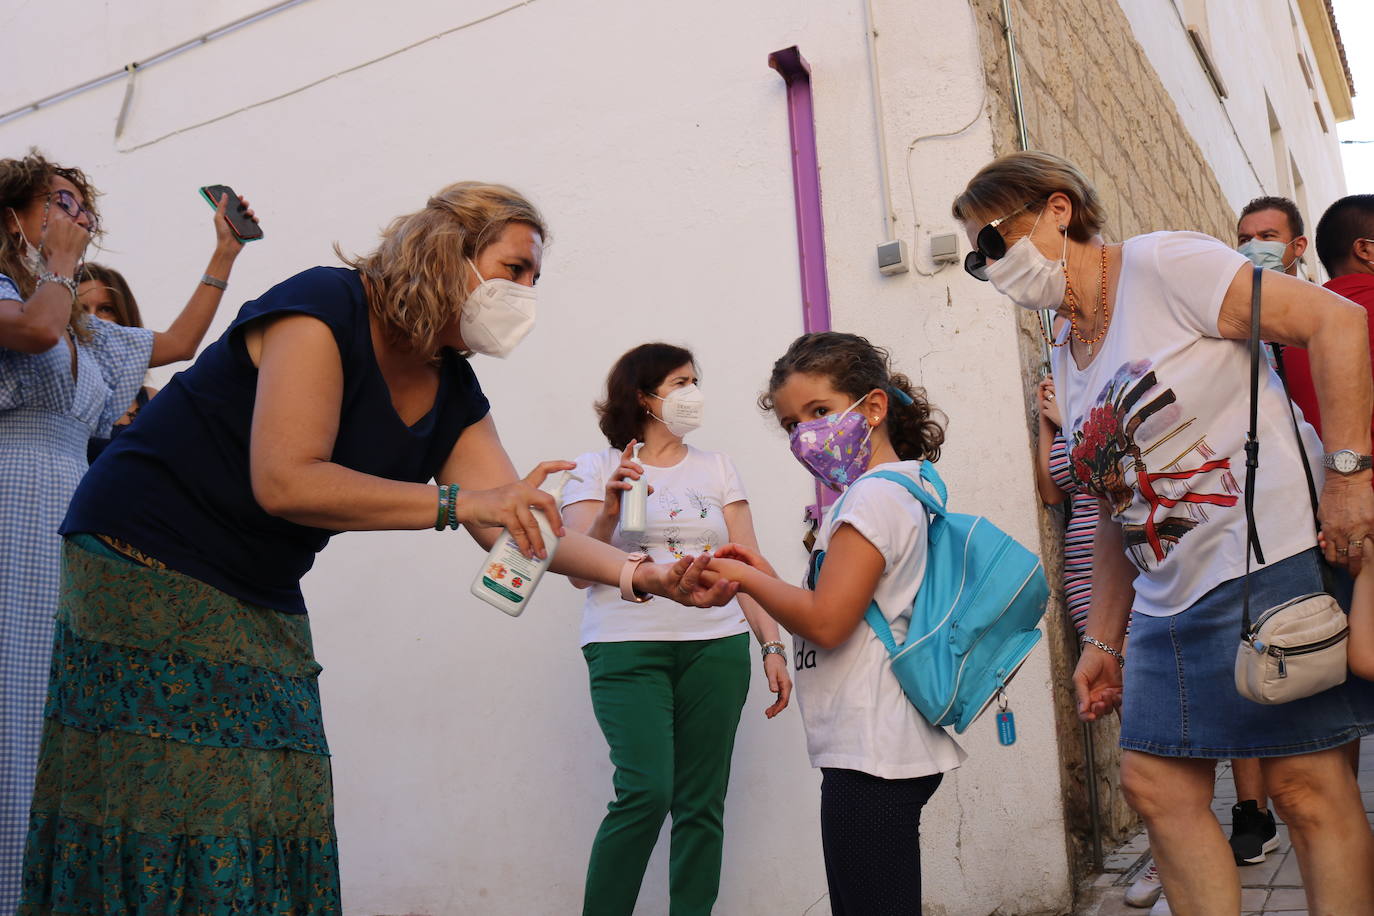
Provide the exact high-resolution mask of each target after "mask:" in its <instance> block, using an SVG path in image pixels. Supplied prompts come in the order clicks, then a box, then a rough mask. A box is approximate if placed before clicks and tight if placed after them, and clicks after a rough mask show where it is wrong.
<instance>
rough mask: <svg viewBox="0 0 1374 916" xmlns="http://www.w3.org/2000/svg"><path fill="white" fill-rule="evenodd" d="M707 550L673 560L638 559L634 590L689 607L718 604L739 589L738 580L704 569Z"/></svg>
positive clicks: (726, 600)
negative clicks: (646, 560)
mask: <svg viewBox="0 0 1374 916" xmlns="http://www.w3.org/2000/svg"><path fill="white" fill-rule="evenodd" d="M710 562H711V555H710V554H702V555H701V556H699V557H683V558H682V559H680V560H678V561H677V562H676V563H641V564H640V565H639V566H638V568H636V569H635V573H634V587H635V589H636V590H637V591H641V592H647V593H648V594H651V595H658V596H659V597H661V598H668V599H669V600H672V601H676V602H677V603H678V604H685V605H687V606H688V607H719V606H721V605H722V604H726V603H728V602H729V601H730V599H731V598H734V597H735V593H736V592H738V591H739V583H738V582H731V581H729V580H728V579H726V578H725V577H724V576H721V575H718V574H716V573H713V572H711V571H710V570H709V569H707V564H708V563H710Z"/></svg>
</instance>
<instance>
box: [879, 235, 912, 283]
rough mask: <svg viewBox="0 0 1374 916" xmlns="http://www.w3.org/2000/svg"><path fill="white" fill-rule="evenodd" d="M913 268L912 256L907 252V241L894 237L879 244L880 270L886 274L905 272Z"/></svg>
mask: <svg viewBox="0 0 1374 916" xmlns="http://www.w3.org/2000/svg"><path fill="white" fill-rule="evenodd" d="M910 269H911V258H910V257H909V256H908V254H907V250H906V242H904V241H902V240H901V239H893V240H892V241H890V242H883V243H882V244H881V245H879V246H878V270H879V271H880V272H882V273H883V274H885V275H886V276H889V277H890V276H892V275H893V274H904V273H906V272H907V271H908V270H910Z"/></svg>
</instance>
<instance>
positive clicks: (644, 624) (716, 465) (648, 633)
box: [563, 445, 749, 646]
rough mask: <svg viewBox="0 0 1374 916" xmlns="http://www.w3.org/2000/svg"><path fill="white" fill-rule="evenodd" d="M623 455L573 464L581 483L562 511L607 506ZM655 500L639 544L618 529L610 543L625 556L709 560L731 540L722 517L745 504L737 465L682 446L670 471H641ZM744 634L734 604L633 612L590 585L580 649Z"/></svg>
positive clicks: (611, 592) (606, 589)
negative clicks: (700, 557)
mask: <svg viewBox="0 0 1374 916" xmlns="http://www.w3.org/2000/svg"><path fill="white" fill-rule="evenodd" d="M620 454H621V453H620V450H619V449H614V448H607V449H603V450H601V451H599V452H588V453H587V454H585V455H583V456H581V457H580V458H578V459H577V470H576V471H575V472H574V473H576V474H577V476H579V477H581V478H582V480H581V482H578V481H576V480H569V481H568V485H567V486H566V487H564V489H563V505H565V506H571V505H572V504H573V503H577V502H585V501H587V500H594V501H596V502H601V501H603V500H604V499H605V498H606V483H607V482H608V481H609V480H610V479H611V475H612V474H614V473H615V469H616V468H618V467H620ZM644 476H645V478H646V479H647V480H648V481H649V485H650V486H651V487H653V488H654V492H653V493H652V494H650V496H649V511H648V514H647V518H648V524H647V525H646V526H645V527H646V529H647V530H646V531H645V532H644V535H643V536H642V537H636V538H627V537H626V536H625V535H624V533H623V532H621V530H620V526H619V525H617V526H616V529H615V533H614V535H612V537H611V543H612V544H614V545H615V546H616V547H619V548H620V549H621V550H624V551H628V552H630V553H644V554H648V555H649V557H650V558H651V559H652V560H653V562H655V563H672V562H674V561H675V560H677V559H679V558H681V557H694V556H697V555H699V554H703V553H710V552H712V551H714V550H715V549H716V548H717V547H719V546H721V545H722V544H724V543H726V542H727V541H728V540H729V537H728V535H729V532H728V531H727V529H726V526H725V515H724V509H725V507H726V506H728V505H730V504H731V503H735V502H743V501H745V500H746V499H747V498H748V497H746V496H745V494H744V486H743V485H742V484H741V483H740V480H739V472H738V471H736V470H735V463H734V462H733V461H731V460H730V458H729V457H728V456H727V455H723V454H721V453H719V452H704V451H702V450H700V449H696V448H693V447H692V446H690V445H689V446H687V457H685V458H683V459H682V460H681V461H679V462H678V463H677V464H675V465H673V466H672V467H666V468H660V467H654V466H652V465H647V464H646V465H644ZM748 629H749V624H748V622H747V621H746V620H745V619H744V611H743V610H742V609H741V608H740V606H739V602H738V601H735V600H731V601H730V603H729V604H726V605H724V606H722V607H715V608H695V607H684V606H683V605H680V604H678V603H677V602H675V601H669V600H667V599H664V598H654V599H653V600H651V601H648V602H646V603H644V604H635V603H633V602H630V601H626V600H624V599H623V598H621V597H620V589H619V588H613V587H612V586H609V585H593V586H592V587H591V588H590V589H588V590H587V600H586V603H585V605H584V606H583V611H582V645H584V646H585V645H587V644H588V643H593V642H629V641H632V640H662V641H680V640H688V639H717V638H720V637H723V636H734V635H736V634H739V633H744V632H746V631H747V630H748Z"/></svg>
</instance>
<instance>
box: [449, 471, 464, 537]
mask: <svg viewBox="0 0 1374 916" xmlns="http://www.w3.org/2000/svg"><path fill="white" fill-rule="evenodd" d="M461 524H462V522H460V521H459V520H458V484H456V483H451V484H449V485H448V527H449V530H450V531H457V530H458V527H459V526H460V525H461Z"/></svg>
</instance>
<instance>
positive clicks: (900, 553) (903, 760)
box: [792, 461, 966, 779]
mask: <svg viewBox="0 0 1374 916" xmlns="http://www.w3.org/2000/svg"><path fill="white" fill-rule="evenodd" d="M879 469H882V470H888V471H896V472H898V473H901V474H906V475H908V476H910V477H912V478H913V479H915V480H917V481H919V480H920V472H921V463H920V462H919V461H899V462H893V463H891V464H883V465H878V466H876V467H874V468H870V469H869V472H868V474H865V475H864V476H862V477H860V478H859V479H858V480H856V481H854V483H853V484H851V485H850V486H849V489H848V491H847V492H846V493H845V496H844V500H843V502H842V503H837V504H836V505H838V506H839V507H840V513H839V514H838V515H837V514H836V512H835V507H834V506H832V507H831V509H830V512H829V513H828V514H827V516H826V518H825V521H824V523H822V525H821V527H820V530H819V531H818V532H817V536H816V545H815V549H816V550H826V549H827V548H828V547H829V544H830V539H831V538H832V537H833V536H834V534H835V532H836V531H838V530H839V529H840V528H841V527H842V526H844V525H849V526H851V527H853V528H854V530H855V531H857V532H858V533H859V534H861V535H863V537H864V539H865V540H867V541H868V542H869V543H870V544H872V545H873V546H874V547H875V548H877V550H878V552H879V553H880V554H882V556H883V560H884V566H883V574H882V577H881V578H880V579H879V580H878V587H877V589H876V591H875V593H874V600H876V601H877V602H878V607H879V608H880V609H881V610H882V612H883V616H885V617H886V618H887V619H888V622H889V625H890V626H891V628H892V635H893V637H894V638H895V639H896V640H897V642H898V643H901V642H902V640H904V639H905V638H906V630H907V626H908V624H909V623H910V622H911V603H912V601H913V600H915V598H916V591H917V589H918V588H920V586H921V581H922V579H923V578H924V577H925V569H926V546H927V541H926V530H927V527H928V524H929V522H928V519H927V516H926V510H925V507H924V506H922V505H921V504H920V503H919V502H917V501H916V499H915V498H914V497H912V495H911V494H910V493H908V492H907V491H906V490H905V489H903V488H902V487H901V486H900V485H899V484H896V483H893V482H891V481H888V480H882V479H881V478H875V477H872V476H869V475H870V474H871V473H872V472H873V471H875V470H879ZM821 575H822V576H824V575H825V573H824V568H822V573H821ZM793 651H794V656H793V672H792V675H793V681H794V683H795V685H796V694H797V703H798V705H799V706H800V707H801V713H802V721H803V722H804V723H805V725H806V746H807V750H808V752H809V753H810V755H811V765H812V766H813V767H838V768H843V769H848V770H858V771H860V772H862V773H869V774H871V775H873V776H878V777H881V778H883V779H910V778H914V777H917V776H929V775H931V774H933V773H943V772H946V771H947V770H952V769H954V768H955V767H957V766H958V765H959V764H960V763H961V762H963V760H964V758H965V756H966V755H965V754H964V752H963V750H962V749H961V748H960V747H959V745H958V744H957V743H955V741H954V739H953V738H951V737H950V736H949V735H948V734H946V732H945V731H944V729H941V728H936V727H935V726H933V725H931V724H930V723H929V722H927V721H926V720H925V718H924V717H922V716H921V714H920V713H919V712H917V711H916V707H915V706H912V705H911V701H910V700H908V699H907V696H906V694H905V693H903V692H902V686H901V684H899V683H898V682H897V676H896V675H895V674H893V673H892V667H891V665H889V664H888V656H887V650H886V649H885V648H883V644H882V643H881V642H880V641H879V640H878V637H877V635H876V634H875V633H874V632H873V628H872V627H870V626H869V625H868V624H867V623H866V622H864V621H862V620H861V621H859V625H858V627H856V628H855V630H854V633H853V634H852V635H851V636H850V637H849V639H847V640H845V642H844V643H843V644H841V645H839V646H837V647H836V648H834V649H822V648H820V647H818V646H815V645H812V644H811V643H808V642H807V641H806V640H805V639H803V638H801V637H800V636H794V637H793Z"/></svg>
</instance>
